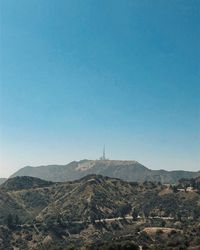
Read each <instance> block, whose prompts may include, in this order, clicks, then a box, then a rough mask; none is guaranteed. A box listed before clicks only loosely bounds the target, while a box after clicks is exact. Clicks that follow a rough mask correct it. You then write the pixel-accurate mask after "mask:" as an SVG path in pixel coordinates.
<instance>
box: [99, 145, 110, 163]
mask: <svg viewBox="0 0 200 250" xmlns="http://www.w3.org/2000/svg"><path fill="white" fill-rule="evenodd" d="M99 160H100V161H106V160H108V159H106V148H105V145H104V146H103V155H102V156H101V157H100V159H99Z"/></svg>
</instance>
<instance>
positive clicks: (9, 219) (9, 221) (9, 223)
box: [7, 214, 14, 228]
mask: <svg viewBox="0 0 200 250" xmlns="http://www.w3.org/2000/svg"><path fill="white" fill-rule="evenodd" d="M13 225H14V223H13V216H12V214H9V215H8V216H7V226H8V227H9V228H12V227H13Z"/></svg>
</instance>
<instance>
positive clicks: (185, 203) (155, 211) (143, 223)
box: [0, 175, 200, 250]
mask: <svg viewBox="0 0 200 250" xmlns="http://www.w3.org/2000/svg"><path fill="white" fill-rule="evenodd" d="M30 179H31V182H30ZM19 180H20V182H21V184H20V189H16V187H18V184H19ZM197 181H198V179H195V180H194V181H192V183H193V182H194V183H196V182H197ZM187 182H188V181H187ZM11 183H12V185H11V186H9V190H8V191H6V190H5V189H4V188H2V187H0V249H5V246H7V249H12V248H14V247H17V248H18V249H24V250H26V249H27V250H29V249H67V247H69V246H70V248H69V249H92V250H94V249H98V248H95V245H96V244H97V243H98V244H99V243H100V244H101V242H103V241H104V240H106V241H110V243H111V240H112V239H116V241H119V242H122V241H124V240H129V241H130V242H137V244H138V245H141V246H145V244H146V246H149V245H151V246H152V248H145V249H165V248H163V247H164V246H163V244H166V239H167V241H168V243H169V244H170V246H171V248H170V247H169V248H167V249H177V250H178V249H180V248H176V247H175V246H176V245H177V246H178V247H180V246H182V244H183V246H185V245H187V246H188V245H191V246H198V244H199V240H200V239H198V237H199V236H198V235H199V232H200V226H199V225H200V212H199V211H200V189H197V190H194V191H193V192H192V191H190V192H187V191H179V190H178V189H177V187H175V186H174V187H170V186H168V185H162V184H159V183H153V182H144V183H136V182H126V181H123V180H120V179H116V178H110V177H103V176H101V175H88V176H86V177H83V178H81V179H79V180H76V181H73V182H63V183H51V184H50V185H48V183H46V181H44V182H42V180H38V179H37V178H33V177H32V178H30V177H15V178H13V179H11ZM27 183H28V188H27V189H24V187H25V186H26V185H27ZM36 183H42V184H43V183H45V186H41V185H38V186H36V185H35V184H36ZM46 184H47V185H46ZM11 187H14V188H11ZM21 187H23V189H21ZM183 190H185V189H183ZM9 214H10V215H12V218H15V217H16V216H18V217H19V220H18V222H15V221H12V223H9V224H8V223H7V220H8V216H9ZM132 215H133V216H134V218H133V217H132ZM146 227H147V229H148V230H147V232H152V231H151V227H154V228H153V229H152V230H154V231H155V228H158V230H161V229H160V228H161V227H162V230H163V232H164V231H167V232H170V230H171V231H173V233H171V234H168V235H166V234H165V233H162V234H156V238H155V239H153V240H152V238H151V237H154V236H152V235H151V237H149V236H148V235H147V234H146V233H142V232H143V230H144V229H145V228H146ZM148 227H150V229H149V228H148ZM170 228H171V229H170ZM198 228H199V229H198ZM184 230H186V231H184ZM187 230H191V231H187ZM198 230H199V231H198ZM182 232H183V233H182ZM159 235H160V237H161V236H162V237H164V238H162V237H161V238H159V237H158V236H159ZM188 235H190V238H188ZM177 239H178V240H179V241H177ZM114 241H115V240H114ZM130 242H129V243H130ZM163 242H164V243H163ZM112 243H113V242H112ZM129 243H128V242H127V244H129ZM88 244H89V245H91V246H92V245H93V246H94V248H88V247H87V245H88ZM106 244H108V242H107V243H106ZM155 244H158V245H157V248H155V246H156V245H155ZM83 246H85V247H84V248H83ZM3 247H4V248H3ZM59 247H60V248H59ZM102 249H107V248H102ZM120 249H121V248H120ZM124 249H127V248H124ZM128 249H132V248H128ZM182 249H186V248H184V247H183V248H182Z"/></svg>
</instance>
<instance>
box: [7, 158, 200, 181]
mask: <svg viewBox="0 0 200 250" xmlns="http://www.w3.org/2000/svg"><path fill="white" fill-rule="evenodd" d="M90 174H97V175H98V174H100V175H103V176H109V177H112V178H119V179H122V180H125V181H138V182H144V181H157V182H162V183H170V184H173V183H176V182H177V181H178V180H179V179H180V178H195V177H198V176H200V171H197V172H192V171H185V170H173V171H167V170H163V169H161V170H151V169H149V168H147V167H145V166H144V165H142V164H141V163H139V162H137V161H134V160H133V161H130V160H126V161H124V160H86V159H85V160H81V161H72V162H70V163H69V164H66V165H58V164H55V165H42V166H37V167H32V166H26V167H23V168H21V169H20V170H18V171H17V172H15V173H14V174H13V175H11V176H10V177H16V176H32V177H37V178H41V179H44V180H47V181H54V182H63V181H73V180H77V179H80V178H82V177H84V176H86V175H90Z"/></svg>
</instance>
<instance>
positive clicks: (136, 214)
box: [132, 209, 138, 220]
mask: <svg viewBox="0 0 200 250" xmlns="http://www.w3.org/2000/svg"><path fill="white" fill-rule="evenodd" d="M132 216H133V220H137V217H138V213H137V211H136V209H134V210H133V212H132Z"/></svg>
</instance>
